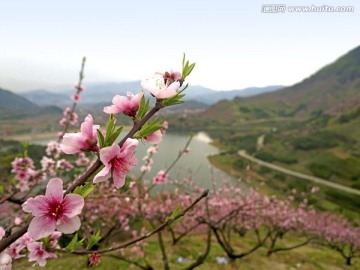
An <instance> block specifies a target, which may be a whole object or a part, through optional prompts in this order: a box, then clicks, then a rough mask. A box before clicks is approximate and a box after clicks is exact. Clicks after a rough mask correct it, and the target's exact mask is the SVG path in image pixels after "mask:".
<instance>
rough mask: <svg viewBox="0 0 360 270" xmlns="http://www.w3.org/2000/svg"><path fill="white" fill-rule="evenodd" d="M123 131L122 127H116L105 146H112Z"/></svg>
mask: <svg viewBox="0 0 360 270" xmlns="http://www.w3.org/2000/svg"><path fill="white" fill-rule="evenodd" d="M122 130H123V127H118V128H117V129H116V130H115V131H114V132H113V133H112V134H111V135H110V137H109V139H108V140H107V145H108V146H110V145H112V144H113V143H114V142H115V141H116V139H117V138H118V137H119V135H120V133H121V131H122Z"/></svg>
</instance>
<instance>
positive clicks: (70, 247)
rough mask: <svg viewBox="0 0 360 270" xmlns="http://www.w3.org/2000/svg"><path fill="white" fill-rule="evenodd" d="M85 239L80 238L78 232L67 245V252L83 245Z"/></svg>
mask: <svg viewBox="0 0 360 270" xmlns="http://www.w3.org/2000/svg"><path fill="white" fill-rule="evenodd" d="M83 242H84V239H81V240H79V236H78V234H77V233H76V234H75V235H74V237H73V238H72V239H71V241H70V243H69V244H68V245H67V246H66V248H65V249H66V251H67V252H70V253H71V252H73V251H74V250H75V249H76V248H77V247H81V246H82V245H83Z"/></svg>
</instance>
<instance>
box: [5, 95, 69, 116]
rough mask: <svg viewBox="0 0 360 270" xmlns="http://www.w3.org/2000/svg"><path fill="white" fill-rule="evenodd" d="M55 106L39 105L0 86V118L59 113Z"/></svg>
mask: <svg viewBox="0 0 360 270" xmlns="http://www.w3.org/2000/svg"><path fill="white" fill-rule="evenodd" d="M61 112H62V110H61V109H60V108H58V107H56V106H45V107H41V106H38V105H37V104H35V103H33V102H31V101H30V100H28V99H26V98H24V97H22V96H20V95H17V94H14V93H13V92H11V91H9V90H5V89H2V88H0V119H18V118H26V117H29V116H34V115H39V114H41V115H45V114H50V115H53V114H61Z"/></svg>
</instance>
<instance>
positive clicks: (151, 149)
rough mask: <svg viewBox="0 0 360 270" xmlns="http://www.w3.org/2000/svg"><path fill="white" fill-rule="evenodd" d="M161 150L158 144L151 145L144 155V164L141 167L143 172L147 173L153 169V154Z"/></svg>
mask: <svg viewBox="0 0 360 270" xmlns="http://www.w3.org/2000/svg"><path fill="white" fill-rule="evenodd" d="M158 151H159V147H158V146H150V147H149V148H148V149H147V151H146V153H147V154H146V155H145V156H144V157H143V159H142V160H143V161H144V165H142V166H141V167H140V171H141V172H142V173H147V172H150V171H151V165H152V164H153V163H154V161H153V159H152V156H153V155H154V154H156V153H157V152H158Z"/></svg>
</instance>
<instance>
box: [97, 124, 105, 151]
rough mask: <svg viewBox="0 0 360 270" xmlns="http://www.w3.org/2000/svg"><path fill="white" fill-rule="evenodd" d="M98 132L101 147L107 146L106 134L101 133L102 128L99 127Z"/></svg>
mask: <svg viewBox="0 0 360 270" xmlns="http://www.w3.org/2000/svg"><path fill="white" fill-rule="evenodd" d="M96 132H97V135H98V139H99V145H100V148H103V147H105V146H106V144H105V138H104V135H103V134H102V133H101V131H100V129H97V130H96Z"/></svg>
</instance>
